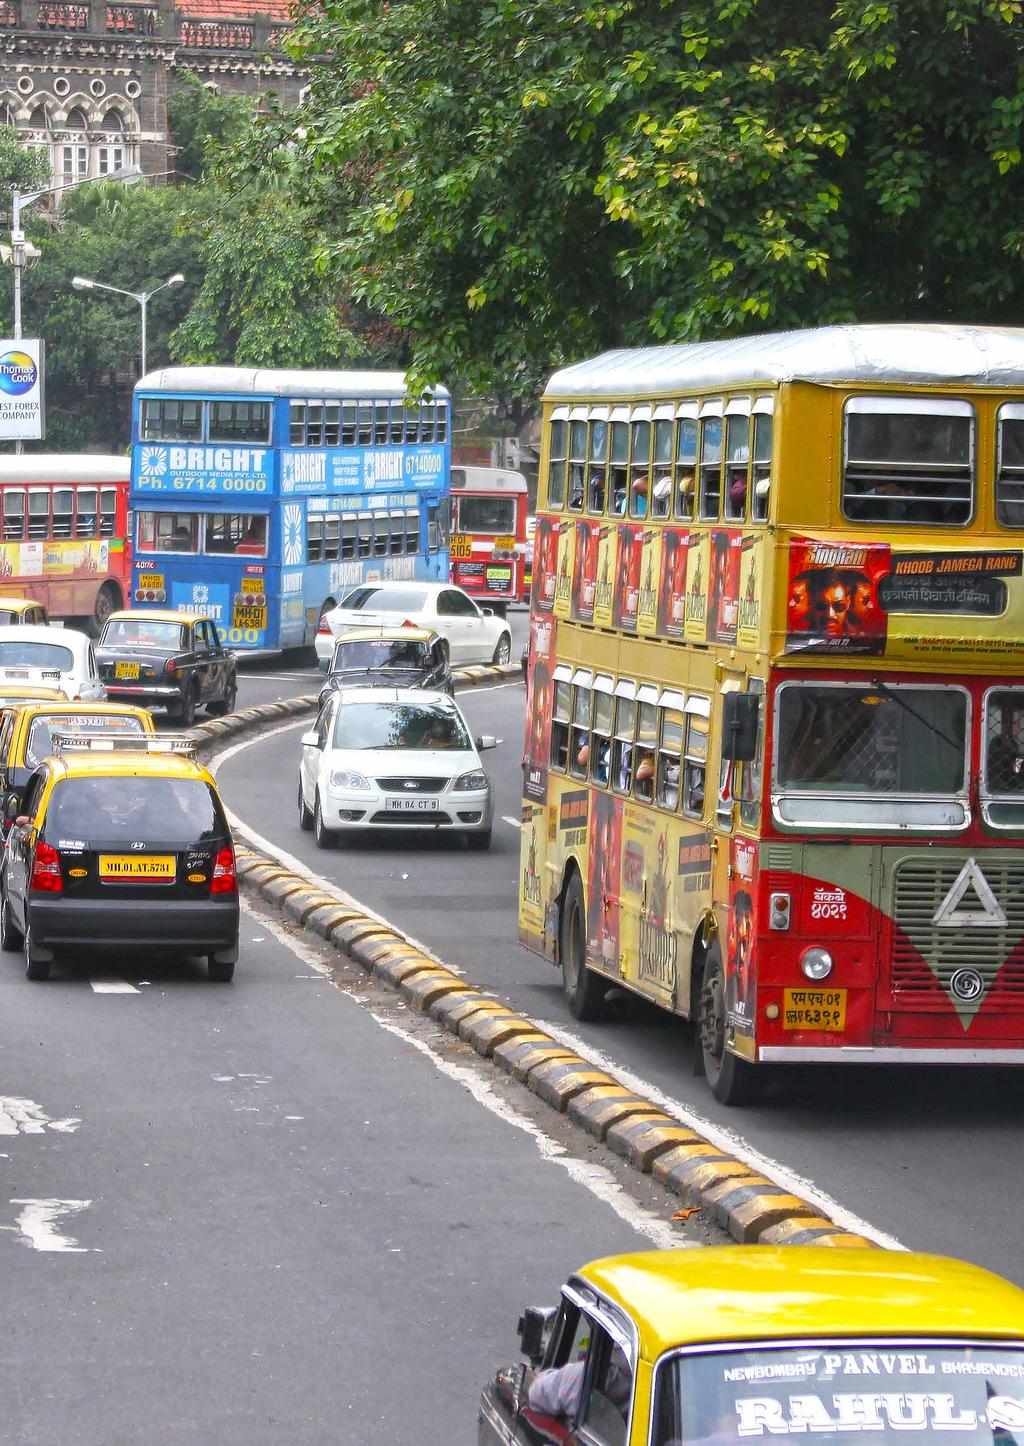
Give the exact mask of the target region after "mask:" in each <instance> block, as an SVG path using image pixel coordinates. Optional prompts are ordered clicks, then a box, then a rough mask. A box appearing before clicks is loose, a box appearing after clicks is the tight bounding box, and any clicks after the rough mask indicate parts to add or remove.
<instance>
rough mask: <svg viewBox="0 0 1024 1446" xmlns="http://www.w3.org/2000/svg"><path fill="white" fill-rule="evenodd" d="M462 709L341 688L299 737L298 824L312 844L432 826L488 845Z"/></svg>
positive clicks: (445, 702)
mask: <svg viewBox="0 0 1024 1446" xmlns="http://www.w3.org/2000/svg"><path fill="white" fill-rule="evenodd" d="M497 742H498V740H497V739H496V738H490V737H487V736H484V737H482V738H477V739H476V740H474V739H473V736H472V734H471V733H470V731H469V729H468V727H467V726H466V720H465V718H464V717H463V715H462V711H461V709H460V708H459V705H458V704H457V703H456V702H455V700H454V699H453V698H449V696H448V694H447V693H437V692H432V691H429V690H427V689H423V688H341V689H339V690H338V692H336V693H333V694H331V696H330V697H329V698H328V699H327V701H326V703H325V704H324V706H323V708H322V709H321V711H320V716H319V718H318V719H317V721H316V727H315V728H313V729H312V730H311V731H310V732H309V733H304V734H303V736H302V759H301V761H300V763H299V827H300V828H303V829H313V830H314V832H315V835H316V842H317V846H318V847H319V848H330V847H331V846H332V845H333V844H334V843H335V841H336V838H337V834H338V832H339V831H341V830H344V831H345V832H348V831H350V830H351V831H357V830H359V829H368V828H369V829H401V830H403V831H405V830H407V829H420V830H422V829H430V830H432V831H434V832H438V833H441V832H443V833H462V834H464V835H465V838H466V842H467V844H468V845H469V847H470V848H472V849H486V848H489V847H490V842H491V818H492V812H493V805H492V801H491V784H490V780H489V779H488V777H487V774H486V773H485V772H484V770H483V767H482V766H481V763H480V752H481V751H483V750H484V749H486V748H494V747H496V746H497Z"/></svg>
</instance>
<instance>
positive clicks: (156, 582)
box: [135, 572, 164, 592]
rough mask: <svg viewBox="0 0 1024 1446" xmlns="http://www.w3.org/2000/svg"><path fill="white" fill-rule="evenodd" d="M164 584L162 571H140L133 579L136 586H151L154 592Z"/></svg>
mask: <svg viewBox="0 0 1024 1446" xmlns="http://www.w3.org/2000/svg"><path fill="white" fill-rule="evenodd" d="M163 585H164V575H163V573H162V572H140V573H139V575H138V576H137V577H136V579H135V586H136V587H144V588H147V589H149V588H151V589H152V590H153V591H154V592H155V591H157V590H158V589H159V588H162V587H163Z"/></svg>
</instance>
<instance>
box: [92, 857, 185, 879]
mask: <svg viewBox="0 0 1024 1446" xmlns="http://www.w3.org/2000/svg"><path fill="white" fill-rule="evenodd" d="M176 873H177V860H176V859H175V857H174V855H173V854H100V878H101V879H105V880H106V882H107V883H112V882H113V881H114V880H115V879H128V880H129V881H131V882H132V883H134V882H136V881H140V880H141V881H143V882H145V883H154V882H159V883H173V882H174V879H175V875H176Z"/></svg>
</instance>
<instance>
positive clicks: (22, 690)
mask: <svg viewBox="0 0 1024 1446" xmlns="http://www.w3.org/2000/svg"><path fill="white" fill-rule="evenodd" d="M5 699H6V700H7V702H8V703H13V702H15V701H16V702H17V703H18V705H19V706H20V707H24V706H25V705H26V704H29V703H35V702H40V703H46V702H49V701H51V700H52V701H53V702H54V703H70V702H71V699H70V698H69V697H68V695H67V694H66V693H65V691H64V689H63V688H34V687H33V686H32V684H31V683H10V684H7V683H5V682H3V681H2V680H0V707H2V706H4V700H5Z"/></svg>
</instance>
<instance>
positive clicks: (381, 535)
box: [373, 512, 388, 557]
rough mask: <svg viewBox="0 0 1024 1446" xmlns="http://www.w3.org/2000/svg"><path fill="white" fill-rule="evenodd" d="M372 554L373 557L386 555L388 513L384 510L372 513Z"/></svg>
mask: <svg viewBox="0 0 1024 1446" xmlns="http://www.w3.org/2000/svg"><path fill="white" fill-rule="evenodd" d="M373 555H374V557H387V555H388V514H387V513H386V512H375V513H374V514H373Z"/></svg>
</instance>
